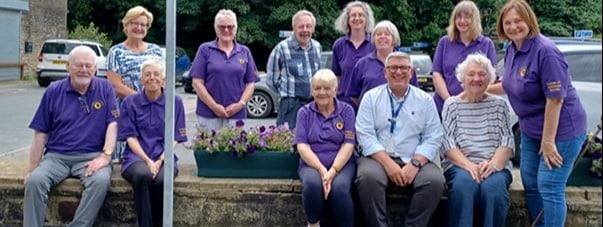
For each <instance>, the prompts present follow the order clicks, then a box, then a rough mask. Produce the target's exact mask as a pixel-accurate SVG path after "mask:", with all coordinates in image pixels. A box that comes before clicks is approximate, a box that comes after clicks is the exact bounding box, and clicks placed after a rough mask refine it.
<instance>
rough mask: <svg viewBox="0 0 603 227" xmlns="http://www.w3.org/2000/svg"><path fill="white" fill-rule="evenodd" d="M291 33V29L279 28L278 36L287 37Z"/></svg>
mask: <svg viewBox="0 0 603 227" xmlns="http://www.w3.org/2000/svg"><path fill="white" fill-rule="evenodd" d="M291 35H293V31H291V30H280V31H278V37H280V38H287V37H289V36H291Z"/></svg>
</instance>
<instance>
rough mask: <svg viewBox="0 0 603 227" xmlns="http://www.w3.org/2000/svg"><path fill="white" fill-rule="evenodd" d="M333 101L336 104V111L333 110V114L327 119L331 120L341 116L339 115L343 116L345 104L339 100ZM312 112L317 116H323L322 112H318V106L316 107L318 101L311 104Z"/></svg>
mask: <svg viewBox="0 0 603 227" xmlns="http://www.w3.org/2000/svg"><path fill="white" fill-rule="evenodd" d="M333 101H334V102H335V110H333V113H331V116H329V117H327V118H331V117H333V116H339V115H341V111H343V103H342V102H340V101H339V100H337V99H336V98H333ZM310 110H311V111H313V112H315V113H317V114H321V113H320V111H319V110H318V106H317V105H316V101H313V102H311V103H310ZM321 115H322V114H321Z"/></svg>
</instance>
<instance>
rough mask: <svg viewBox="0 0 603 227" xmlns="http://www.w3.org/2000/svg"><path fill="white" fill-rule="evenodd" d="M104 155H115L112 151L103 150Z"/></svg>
mask: <svg viewBox="0 0 603 227" xmlns="http://www.w3.org/2000/svg"><path fill="white" fill-rule="evenodd" d="M103 154H104V155H106V156H109V157H111V155H113V151H111V150H109V149H103Z"/></svg>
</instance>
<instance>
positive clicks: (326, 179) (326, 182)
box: [322, 168, 337, 200]
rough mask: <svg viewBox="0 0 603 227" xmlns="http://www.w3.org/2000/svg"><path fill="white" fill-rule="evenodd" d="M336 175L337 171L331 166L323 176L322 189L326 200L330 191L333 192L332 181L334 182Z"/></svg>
mask: <svg viewBox="0 0 603 227" xmlns="http://www.w3.org/2000/svg"><path fill="white" fill-rule="evenodd" d="M335 175H337V171H335V169H333V168H331V169H329V170H328V171H327V172H326V173H325V174H324V176H323V177H322V190H323V194H324V196H325V200H327V198H329V193H330V192H331V183H332V182H333V179H334V178H335Z"/></svg>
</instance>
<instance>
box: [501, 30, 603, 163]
mask: <svg viewBox="0 0 603 227" xmlns="http://www.w3.org/2000/svg"><path fill="white" fill-rule="evenodd" d="M557 48H559V50H560V51H561V52H562V53H563V55H564V56H565V59H566V60H567V63H568V65H569V70H570V73H571V75H572V84H573V85H574V87H575V88H576V91H577V92H578V96H579V97H580V101H581V102H582V105H584V108H585V109H586V116H587V130H588V131H589V132H591V131H592V132H595V131H596V130H597V124H599V122H600V120H601V116H602V115H601V107H602V104H601V99H602V98H601V97H602V92H601V75H602V70H601V60H602V59H601V43H600V42H599V43H598V44H593V43H580V44H572V43H562V44H559V43H558V44H557ZM497 71H498V72H499V75H504V74H503V71H504V58H503V59H501V60H499V62H498V64H497ZM505 98H506V96H505ZM511 122H512V124H513V126H512V127H513V135H514V136H515V150H516V151H519V146H520V142H521V141H520V134H519V123H518V122H517V116H516V115H515V113H514V112H512V113H511ZM597 137H598V140H599V141H600V140H601V134H599V135H597ZM520 159H521V157H520V156H519V153H516V155H515V157H514V158H513V159H512V161H513V164H514V165H515V166H519V161H520Z"/></svg>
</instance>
